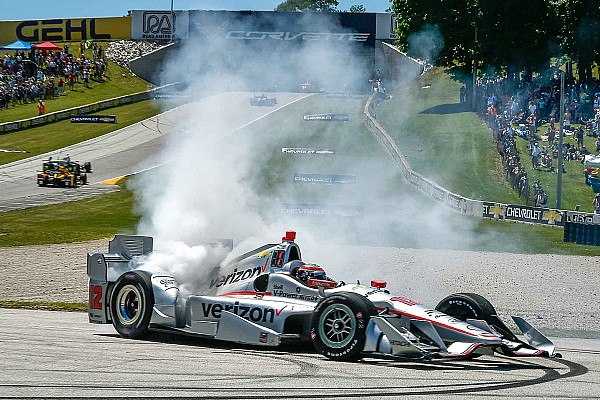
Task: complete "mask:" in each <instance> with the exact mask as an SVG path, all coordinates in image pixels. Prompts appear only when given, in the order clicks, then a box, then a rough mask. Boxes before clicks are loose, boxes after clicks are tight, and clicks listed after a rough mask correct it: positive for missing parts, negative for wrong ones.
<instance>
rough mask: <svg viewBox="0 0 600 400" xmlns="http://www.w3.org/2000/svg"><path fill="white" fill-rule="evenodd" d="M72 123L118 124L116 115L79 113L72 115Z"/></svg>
mask: <svg viewBox="0 0 600 400" xmlns="http://www.w3.org/2000/svg"><path fill="white" fill-rule="evenodd" d="M71 123H72V124H116V123H117V116H116V115H78V116H76V117H71Z"/></svg>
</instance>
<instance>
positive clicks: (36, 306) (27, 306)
mask: <svg viewBox="0 0 600 400" xmlns="http://www.w3.org/2000/svg"><path fill="white" fill-rule="evenodd" d="M0 308H16V309H21V310H47V311H75V312H87V309H88V305H87V304H85V303H51V302H45V301H3V300H0Z"/></svg>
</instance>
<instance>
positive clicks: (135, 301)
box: [110, 271, 154, 339]
mask: <svg viewBox="0 0 600 400" xmlns="http://www.w3.org/2000/svg"><path fill="white" fill-rule="evenodd" d="M153 307H154V293H153V291H152V282H151V280H150V275H149V274H148V273H146V272H144V271H131V272H127V273H125V274H123V275H121V277H120V278H119V279H118V280H117V282H116V283H115V287H114V289H113V291H112V294H111V297H110V314H111V318H112V323H113V326H114V327H115V329H116V331H117V332H119V335H121V336H123V337H125V338H129V339H137V338H141V337H143V336H145V335H146V334H147V333H148V326H149V325H150V317H152V308H153Z"/></svg>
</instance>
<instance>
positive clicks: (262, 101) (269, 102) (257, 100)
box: [250, 93, 277, 107]
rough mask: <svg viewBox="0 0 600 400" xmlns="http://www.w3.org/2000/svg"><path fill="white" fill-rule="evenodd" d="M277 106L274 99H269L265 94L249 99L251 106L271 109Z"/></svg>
mask: <svg viewBox="0 0 600 400" xmlns="http://www.w3.org/2000/svg"><path fill="white" fill-rule="evenodd" d="M276 104H277V98H276V97H269V96H267V95H266V94H264V93H263V94H260V95H254V96H252V97H251V98H250V105H251V106H267V107H273V106H274V105H276Z"/></svg>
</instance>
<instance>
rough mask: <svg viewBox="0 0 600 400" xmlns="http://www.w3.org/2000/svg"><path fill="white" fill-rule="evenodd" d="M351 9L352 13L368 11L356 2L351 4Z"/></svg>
mask: <svg viewBox="0 0 600 400" xmlns="http://www.w3.org/2000/svg"><path fill="white" fill-rule="evenodd" d="M349 11H350V12H351V13H364V12H367V9H366V8H365V6H363V5H362V4H356V5H353V6H351V7H350V10H349Z"/></svg>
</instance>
